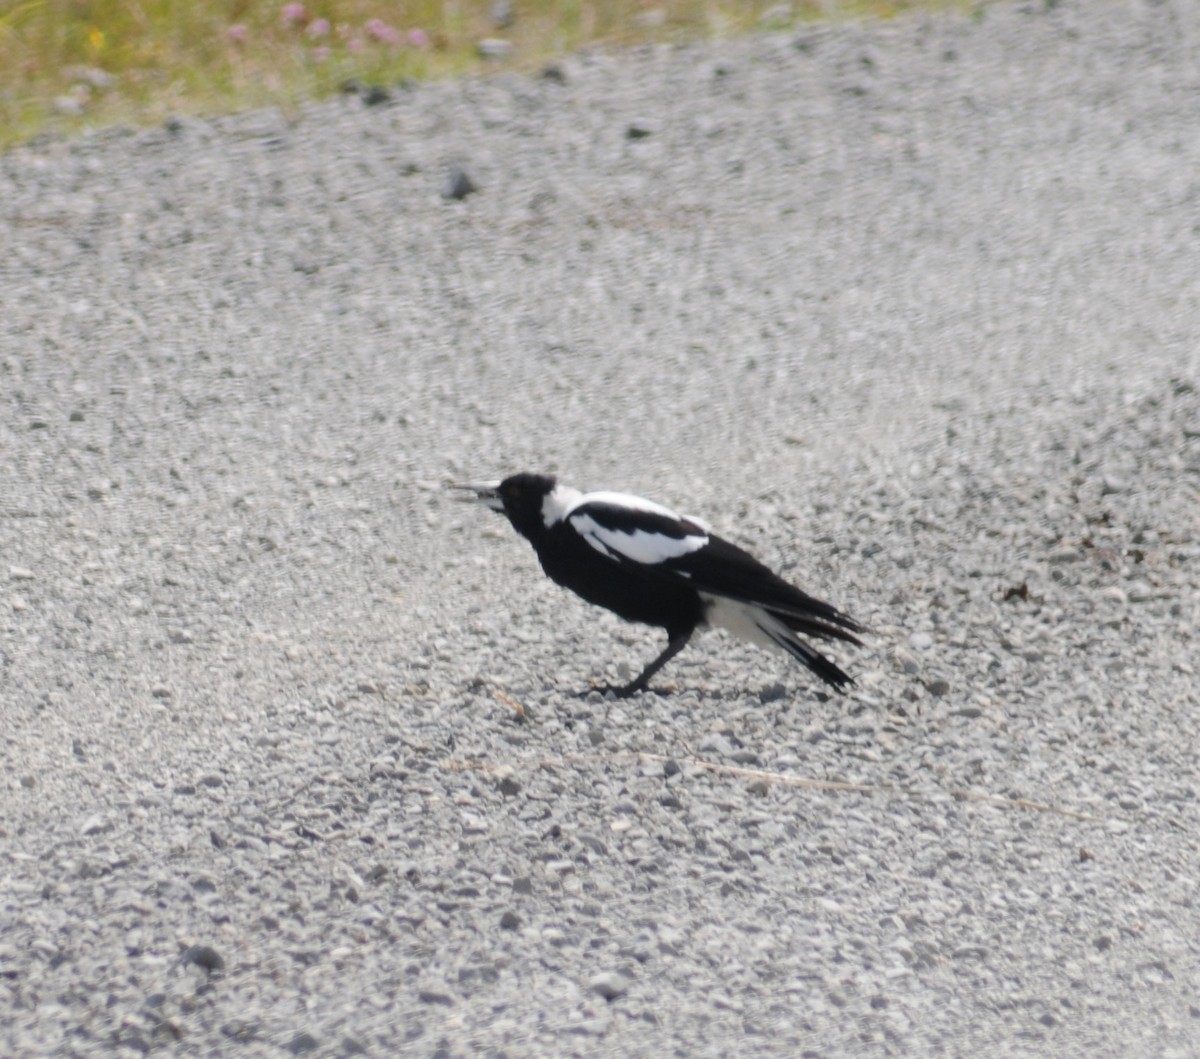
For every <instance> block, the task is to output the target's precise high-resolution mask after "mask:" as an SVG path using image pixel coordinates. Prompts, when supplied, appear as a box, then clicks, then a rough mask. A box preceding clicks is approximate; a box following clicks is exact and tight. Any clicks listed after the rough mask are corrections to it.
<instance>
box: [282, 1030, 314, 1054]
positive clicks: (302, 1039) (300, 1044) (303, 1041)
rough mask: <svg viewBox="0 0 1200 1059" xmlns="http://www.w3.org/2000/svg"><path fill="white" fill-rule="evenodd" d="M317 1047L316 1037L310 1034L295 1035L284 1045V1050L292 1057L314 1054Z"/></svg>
mask: <svg viewBox="0 0 1200 1059" xmlns="http://www.w3.org/2000/svg"><path fill="white" fill-rule="evenodd" d="M319 1047H320V1045H319V1044H318V1043H317V1039H316V1037H314V1036H313V1035H312V1034H311V1033H297V1034H296V1036H295V1037H293V1038H292V1039H291V1040H290V1041H288V1043H287V1044H285V1045H284V1048H285V1049H286V1050H287V1051H289V1052H291V1053H292V1055H307V1054H308V1053H309V1052H315V1051H316V1050H317V1049H318V1048H319Z"/></svg>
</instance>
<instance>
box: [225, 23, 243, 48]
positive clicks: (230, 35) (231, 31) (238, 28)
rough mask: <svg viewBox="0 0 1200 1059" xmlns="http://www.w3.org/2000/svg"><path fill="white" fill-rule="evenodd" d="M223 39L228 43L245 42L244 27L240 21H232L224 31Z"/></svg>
mask: <svg viewBox="0 0 1200 1059" xmlns="http://www.w3.org/2000/svg"><path fill="white" fill-rule="evenodd" d="M225 39H226V40H227V41H229V43H230V44H245V43H246V27H245V26H244V25H242V23H240V22H236V23H234V24H233V25H232V26H230V27H229V28H228V29H227V30H226V31H225Z"/></svg>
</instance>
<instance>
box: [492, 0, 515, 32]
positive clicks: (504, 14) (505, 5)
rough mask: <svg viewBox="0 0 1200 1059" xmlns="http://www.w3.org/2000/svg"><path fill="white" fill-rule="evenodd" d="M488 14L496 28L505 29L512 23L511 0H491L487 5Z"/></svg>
mask: <svg viewBox="0 0 1200 1059" xmlns="http://www.w3.org/2000/svg"><path fill="white" fill-rule="evenodd" d="M488 15H489V16H490V18H491V20H492V25H493V26H495V27H496V28H497V29H507V28H508V27H509V26H511V25H512V24H513V6H512V0H492V2H491V3H490V4H489V5H488Z"/></svg>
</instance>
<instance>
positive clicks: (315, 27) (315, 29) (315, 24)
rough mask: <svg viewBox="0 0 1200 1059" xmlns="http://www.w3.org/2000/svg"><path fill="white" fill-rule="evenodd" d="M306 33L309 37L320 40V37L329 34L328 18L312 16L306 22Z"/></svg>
mask: <svg viewBox="0 0 1200 1059" xmlns="http://www.w3.org/2000/svg"><path fill="white" fill-rule="evenodd" d="M308 35H309V36H310V37H312V39H313V40H320V38H321V37H328V36H329V19H327V18H314V19H313V20H312V21H311V22H310V23H309V24H308Z"/></svg>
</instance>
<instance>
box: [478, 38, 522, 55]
mask: <svg viewBox="0 0 1200 1059" xmlns="http://www.w3.org/2000/svg"><path fill="white" fill-rule="evenodd" d="M475 50H476V52H478V53H479V57H480V58H481V59H491V60H493V61H496V60H500V59H507V58H508V57H509V56H510V55H511V54H512V50H513V46H512V41H510V40H504V39H502V38H500V37H485V38H484V39H483V40H481V41H480V42H479V43H478V44H476V45H475Z"/></svg>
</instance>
